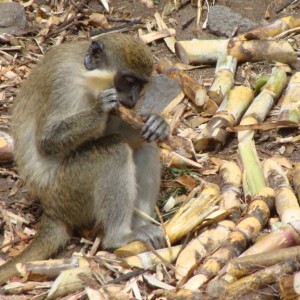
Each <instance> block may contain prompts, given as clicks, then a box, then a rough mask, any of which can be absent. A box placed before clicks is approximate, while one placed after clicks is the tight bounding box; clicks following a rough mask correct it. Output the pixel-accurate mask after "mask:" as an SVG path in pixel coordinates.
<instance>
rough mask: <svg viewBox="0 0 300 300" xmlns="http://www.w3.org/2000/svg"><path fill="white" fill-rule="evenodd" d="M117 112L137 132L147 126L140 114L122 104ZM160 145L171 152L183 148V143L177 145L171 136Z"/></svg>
mask: <svg viewBox="0 0 300 300" xmlns="http://www.w3.org/2000/svg"><path fill="white" fill-rule="evenodd" d="M115 112H116V113H117V114H118V115H119V116H120V118H121V119H122V120H123V121H124V122H126V123H128V124H129V125H130V126H132V127H133V128H135V129H137V130H141V129H142V128H143V126H144V124H145V122H144V120H143V118H142V117H141V116H140V115H139V114H137V113H136V112H134V111H133V110H130V109H128V108H126V107H125V106H124V105H122V104H121V103H119V104H118V106H117V108H116V111H115ZM159 144H160V145H161V147H162V148H167V149H169V150H170V149H173V150H179V149H180V148H181V146H182V144H181V143H176V140H175V139H173V138H172V137H170V136H167V137H166V138H165V140H164V141H163V142H160V143H159Z"/></svg>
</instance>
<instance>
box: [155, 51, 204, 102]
mask: <svg viewBox="0 0 300 300" xmlns="http://www.w3.org/2000/svg"><path fill="white" fill-rule="evenodd" d="M156 71H157V72H158V73H160V74H165V75H167V76H168V77H170V78H171V79H174V80H176V81H177V82H178V84H179V85H180V87H181V89H182V91H183V93H184V94H185V95H186V96H187V97H188V98H189V99H190V100H191V101H192V102H193V103H195V105H196V106H198V107H203V106H204V105H205V104H206V101H207V100H209V99H208V97H207V91H206V89H205V88H204V87H203V86H201V85H200V84H199V83H198V82H197V81H196V80H195V79H194V78H192V77H190V76H189V75H188V74H187V73H185V72H184V71H182V70H179V69H178V68H177V67H176V66H175V65H173V64H172V63H171V61H169V60H168V59H167V58H166V57H164V58H162V59H160V60H159V61H158V63H157V65H156Z"/></svg>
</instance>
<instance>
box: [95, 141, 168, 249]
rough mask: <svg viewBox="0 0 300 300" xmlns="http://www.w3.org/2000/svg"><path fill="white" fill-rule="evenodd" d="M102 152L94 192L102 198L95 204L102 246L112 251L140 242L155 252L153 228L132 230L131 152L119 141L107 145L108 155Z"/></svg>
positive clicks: (133, 184)
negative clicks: (101, 229)
mask: <svg viewBox="0 0 300 300" xmlns="http://www.w3.org/2000/svg"><path fill="white" fill-rule="evenodd" d="M103 150H104V149H99V151H100V152H101V161H99V168H100V174H102V176H101V177H100V178H99V183H98V186H96V191H95V194H96V193H97V192H98V194H99V196H100V197H104V198H103V199H101V198H99V199H98V201H97V199H96V201H97V206H98V207H96V209H97V211H98V213H99V222H100V224H101V225H102V228H103V234H104V236H103V240H102V246H103V247H104V248H112V249H114V248H118V247H121V246H123V245H125V244H127V243H130V242H132V241H136V240H141V241H144V242H145V243H148V244H151V245H153V246H154V247H155V248H157V247H159V245H160V240H162V239H163V235H162V232H161V230H160V229H159V228H158V227H157V226H154V225H152V224H147V225H144V226H141V227H138V228H135V229H134V230H132V218H133V211H134V204H135V200H136V196H137V190H136V188H137V185H136V176H135V163H134V160H133V153H132V150H131V148H130V147H129V146H128V145H127V144H126V143H124V142H122V141H121V140H120V142H119V143H116V144H115V145H111V146H110V147H109V151H107V152H106V151H103ZM112 153H113V155H112ZM113 166H115V167H113Z"/></svg>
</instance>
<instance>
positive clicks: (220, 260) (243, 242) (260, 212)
mask: <svg viewBox="0 0 300 300" xmlns="http://www.w3.org/2000/svg"><path fill="white" fill-rule="evenodd" d="M274 198H275V193H274V191H273V190H272V189H270V188H264V189H262V190H261V191H260V192H259V193H258V194H256V195H255V196H254V197H253V199H252V201H251V202H250V204H249V206H248V209H247V212H246V217H245V218H244V219H242V220H241V221H240V222H239V223H238V224H237V225H236V229H235V230H234V231H232V232H231V233H230V234H229V236H228V238H227V239H226V240H225V241H224V243H223V246H222V247H220V248H219V249H218V250H217V251H215V252H214V253H213V254H212V255H211V256H210V257H208V258H207V259H206V261H205V263H204V264H203V265H202V266H201V268H200V269H199V270H198V271H197V273H198V274H199V275H201V276H202V278H201V285H203V284H204V283H206V282H207V281H209V280H210V279H211V278H213V277H214V276H216V275H217V273H218V272H219V271H220V270H221V269H222V268H223V267H224V266H225V265H226V264H227V263H228V262H229V260H231V259H232V258H234V257H236V256H238V255H240V254H241V253H242V252H243V251H245V249H247V248H248V246H249V242H250V241H251V240H252V239H254V238H255V237H256V235H257V234H258V232H260V230H261V229H262V228H263V227H264V226H265V224H266V223H267V221H268V219H269V215H270V211H271V209H272V208H273V206H274ZM201 285H200V286H199V288H200V287H201Z"/></svg>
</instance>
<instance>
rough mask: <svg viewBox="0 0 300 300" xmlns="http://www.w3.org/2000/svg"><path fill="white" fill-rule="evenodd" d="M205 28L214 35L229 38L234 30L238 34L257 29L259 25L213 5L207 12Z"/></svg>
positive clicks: (223, 7) (225, 8) (228, 9)
mask: <svg viewBox="0 0 300 300" xmlns="http://www.w3.org/2000/svg"><path fill="white" fill-rule="evenodd" d="M207 26H208V29H209V30H210V31H211V32H212V33H214V34H215V35H217V36H223V37H224V36H226V37H229V36H231V35H232V33H233V32H234V31H235V29H236V28H238V30H237V33H238V34H240V33H244V32H247V31H249V30H251V29H253V28H256V27H258V26H259V24H257V23H255V22H252V21H251V20H249V19H247V18H244V17H242V16H241V15H239V14H238V13H236V12H234V11H233V10H232V9H230V8H229V7H226V6H223V5H215V6H213V7H212V8H211V9H210V11H209V15H208V22H207Z"/></svg>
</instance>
